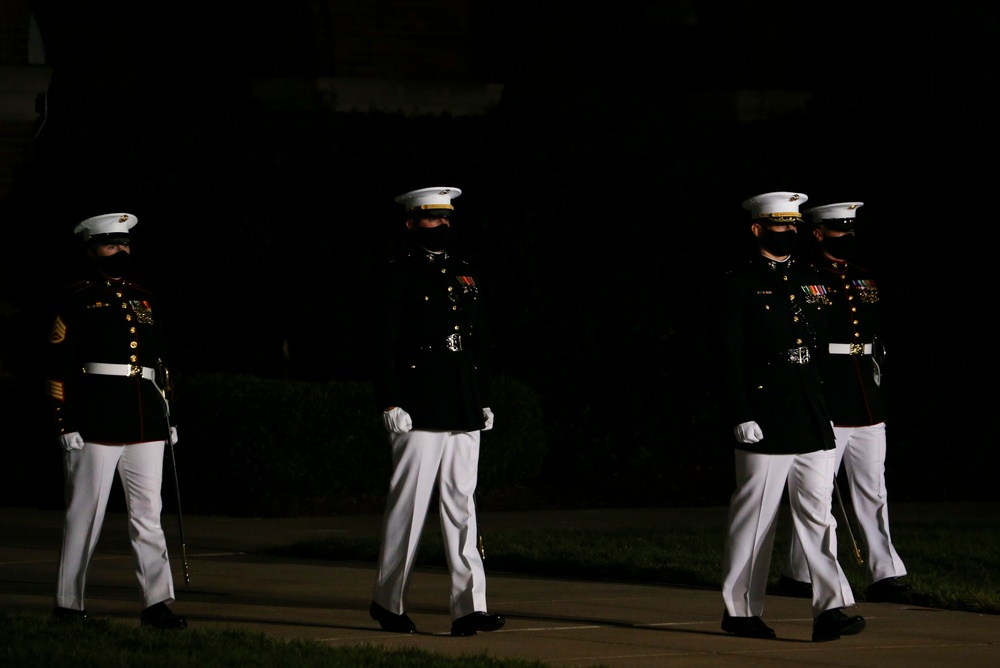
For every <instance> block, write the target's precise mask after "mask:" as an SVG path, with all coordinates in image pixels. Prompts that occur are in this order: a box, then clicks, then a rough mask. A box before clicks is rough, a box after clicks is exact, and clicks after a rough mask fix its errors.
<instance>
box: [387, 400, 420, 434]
mask: <svg viewBox="0 0 1000 668" xmlns="http://www.w3.org/2000/svg"><path fill="white" fill-rule="evenodd" d="M382 420H383V421H385V430H386V431H388V432H390V433H393V434H405V433H406V432H408V431H410V430H411V429H413V418H411V417H410V414H409V413H407V412H406V411H404V410H403V409H402V408H400V407H399V406H396V407H395V408H393V409H392V410H391V411H382Z"/></svg>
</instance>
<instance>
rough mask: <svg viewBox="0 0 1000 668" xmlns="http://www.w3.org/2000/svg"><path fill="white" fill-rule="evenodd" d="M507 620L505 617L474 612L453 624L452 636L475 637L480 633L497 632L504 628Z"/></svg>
mask: <svg viewBox="0 0 1000 668" xmlns="http://www.w3.org/2000/svg"><path fill="white" fill-rule="evenodd" d="M506 623H507V620H506V619H504V618H503V615H495V614H491V613H488V612H474V613H472V614H471V615H466V616H465V617H459V618H458V619H456V620H455V621H453V622H452V623H451V635H453V636H474V635H476V633H477V632H479V631H484V632H485V631H496V630H497V629H499V628H502V627H503V625H504V624H506Z"/></svg>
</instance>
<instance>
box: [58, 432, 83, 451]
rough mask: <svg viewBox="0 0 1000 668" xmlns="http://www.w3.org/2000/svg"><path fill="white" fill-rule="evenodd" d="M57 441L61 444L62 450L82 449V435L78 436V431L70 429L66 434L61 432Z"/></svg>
mask: <svg viewBox="0 0 1000 668" xmlns="http://www.w3.org/2000/svg"><path fill="white" fill-rule="evenodd" d="M59 443H61V444H62V446H63V450H65V451H66V452H70V451H71V450H82V449H83V436H80V432H78V431H72V432H70V433H68V434H62V435H61V436H59Z"/></svg>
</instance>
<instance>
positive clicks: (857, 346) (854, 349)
mask: <svg viewBox="0 0 1000 668" xmlns="http://www.w3.org/2000/svg"><path fill="white" fill-rule="evenodd" d="M851 354H852V355H864V354H865V346H864V344H862V343H852V344H851Z"/></svg>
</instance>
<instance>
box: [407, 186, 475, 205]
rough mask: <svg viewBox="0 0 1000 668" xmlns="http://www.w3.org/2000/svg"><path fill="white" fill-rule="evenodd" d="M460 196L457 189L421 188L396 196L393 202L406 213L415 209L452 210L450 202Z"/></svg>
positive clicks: (459, 191) (460, 192)
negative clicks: (400, 205)
mask: <svg viewBox="0 0 1000 668" xmlns="http://www.w3.org/2000/svg"><path fill="white" fill-rule="evenodd" d="M461 194H462V191H461V190H460V189H459V188H445V187H441V188H421V189H419V190H411V191H410V192H408V193H403V194H402V195H396V199H395V201H396V202H398V203H399V204H402V205H403V206H404V207H405V208H406V210H407V211H414V210H416V209H454V208H455V207H454V206H452V204H451V200H453V199H455V198H456V197H458V196H459V195H461Z"/></svg>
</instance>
